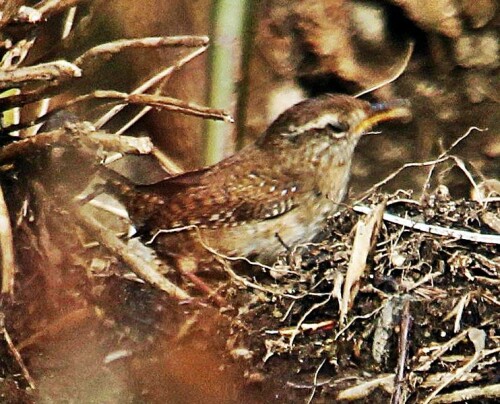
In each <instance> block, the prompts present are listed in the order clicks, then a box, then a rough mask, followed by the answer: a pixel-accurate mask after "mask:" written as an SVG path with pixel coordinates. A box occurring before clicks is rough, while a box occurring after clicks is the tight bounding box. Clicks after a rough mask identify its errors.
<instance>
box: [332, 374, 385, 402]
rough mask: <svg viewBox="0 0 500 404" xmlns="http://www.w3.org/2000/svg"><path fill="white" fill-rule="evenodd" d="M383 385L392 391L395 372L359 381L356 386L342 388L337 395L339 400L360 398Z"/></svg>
mask: <svg viewBox="0 0 500 404" xmlns="http://www.w3.org/2000/svg"><path fill="white" fill-rule="evenodd" d="M379 387H382V388H384V390H385V391H389V392H391V391H392V389H393V388H394V374H382V375H380V376H379V377H377V378H375V379H371V380H368V381H365V382H363V383H359V384H357V385H356V386H352V387H349V388H347V389H345V390H342V391H341V392H339V394H338V395H337V400H339V401H340V400H349V401H353V400H359V399H362V398H364V397H367V396H368V395H370V394H371V393H372V392H373V390H375V389H377V388H379Z"/></svg>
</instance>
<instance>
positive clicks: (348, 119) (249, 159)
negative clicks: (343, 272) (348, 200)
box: [109, 94, 411, 270]
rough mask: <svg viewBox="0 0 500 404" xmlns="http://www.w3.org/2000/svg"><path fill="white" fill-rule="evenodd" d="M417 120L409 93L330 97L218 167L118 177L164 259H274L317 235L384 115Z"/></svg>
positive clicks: (279, 122)
mask: <svg viewBox="0 0 500 404" xmlns="http://www.w3.org/2000/svg"><path fill="white" fill-rule="evenodd" d="M410 117H411V109H410V103H409V101H408V100H406V99H395V100H391V101H386V102H383V101H382V102H372V103H370V102H368V101H366V100H362V99H359V98H355V97H352V96H348V95H344V94H323V95H320V96H316V97H312V98H308V99H305V100H304V101H301V102H299V103H297V104H296V105H294V106H292V107H290V108H289V109H287V110H286V111H285V112H283V113H282V114H281V115H280V116H278V118H276V120H274V122H272V123H271V125H270V126H269V127H268V128H267V129H266V130H265V131H264V133H263V134H262V135H261V136H260V137H259V138H258V139H257V140H256V141H255V143H253V144H250V145H248V146H246V147H244V148H242V149H241V150H240V151H238V152H236V153H235V154H233V155H232V156H229V157H228V158H226V159H224V160H222V161H220V162H219V163H216V164H214V165H212V166H208V167H204V168H201V169H198V170H195V171H189V172H186V173H182V174H179V175H175V176H171V177H168V178H166V179H164V180H161V181H158V182H156V183H153V184H148V185H136V184H132V183H130V182H127V181H124V180H121V179H118V180H117V179H116V177H115V178H114V179H111V180H110V181H109V182H110V183H111V188H112V189H113V190H114V194H115V195H116V196H117V197H118V199H119V200H120V201H121V202H122V203H123V204H124V205H125V207H126V209H127V211H128V214H129V217H130V219H131V221H132V223H133V225H134V227H135V228H136V229H137V230H138V234H140V235H141V237H143V239H144V240H147V242H148V243H149V244H151V246H152V247H153V248H154V249H155V250H156V251H157V253H158V254H159V256H160V257H163V258H169V259H185V258H186V257H192V258H193V260H191V261H190V262H194V267H195V268H194V269H193V270H196V267H197V266H199V265H200V264H199V263H200V262H206V261H207V260H206V258H207V253H208V255H210V254H213V253H219V254H223V255H224V256H231V257H246V258H252V259H253V260H255V261H257V262H260V263H263V264H270V263H272V262H273V261H274V260H275V259H276V257H277V256H278V255H279V254H281V253H283V252H285V251H286V247H287V246H288V247H293V246H295V245H298V244H301V243H306V242H309V241H311V240H312V239H313V238H314V237H315V236H316V235H317V234H318V233H319V232H320V231H321V230H322V229H323V227H324V225H325V220H326V219H327V217H328V216H330V215H332V214H334V213H335V212H336V211H337V210H338V209H339V204H340V203H341V202H342V200H343V198H344V196H345V194H346V191H347V189H348V182H349V177H350V171H351V164H352V160H353V154H354V150H355V147H356V145H357V143H358V141H359V139H360V138H361V137H362V136H363V135H365V134H367V133H369V132H370V131H371V129H372V128H373V127H374V126H375V125H376V124H378V123H380V122H382V121H388V120H395V119H404V120H408V119H409V118H410Z"/></svg>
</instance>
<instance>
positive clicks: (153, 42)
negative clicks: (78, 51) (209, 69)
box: [73, 35, 209, 66]
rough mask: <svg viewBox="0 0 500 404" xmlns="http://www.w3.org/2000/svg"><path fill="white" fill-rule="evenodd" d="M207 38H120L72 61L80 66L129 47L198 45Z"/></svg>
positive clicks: (205, 43) (190, 46)
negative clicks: (90, 60) (100, 56)
mask: <svg viewBox="0 0 500 404" xmlns="http://www.w3.org/2000/svg"><path fill="white" fill-rule="evenodd" d="M208 42H209V39H208V37H207V36H187V35H186V36H159V37H146V38H134V39H120V40H117V41H114V42H109V43H105V44H102V45H98V46H96V47H94V48H91V49H89V50H88V51H86V52H85V53H83V54H82V55H80V56H79V57H78V58H76V59H75V61H74V62H73V63H74V64H75V65H77V66H82V65H83V64H84V63H86V62H87V61H88V59H91V58H95V57H97V56H99V55H103V54H108V55H110V54H115V53H119V52H122V51H123V50H124V49H130V48H160V47H163V46H167V47H178V46H183V47H188V48H193V47H196V48H197V47H200V46H207V45H208Z"/></svg>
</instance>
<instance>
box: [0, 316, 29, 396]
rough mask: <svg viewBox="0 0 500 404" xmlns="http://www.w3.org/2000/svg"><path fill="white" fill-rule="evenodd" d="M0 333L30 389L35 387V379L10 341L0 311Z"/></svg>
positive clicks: (3, 317)
mask: <svg viewBox="0 0 500 404" xmlns="http://www.w3.org/2000/svg"><path fill="white" fill-rule="evenodd" d="M0 335H3V337H4V339H5V342H7V346H8V348H9V351H10V353H11V355H12V356H13V357H14V359H15V360H16V363H17V365H18V366H19V368H20V369H21V373H22V374H23V377H24V379H25V380H26V381H27V382H28V384H29V385H30V387H31V388H32V389H34V388H35V381H34V380H33V378H32V377H31V375H30V372H29V371H28V368H27V367H26V365H25V364H24V361H23V358H22V356H21V354H20V353H19V351H18V349H17V348H16V346H15V345H14V342H12V338H10V335H9V333H8V331H7V329H6V328H5V316H4V314H3V313H1V312H0Z"/></svg>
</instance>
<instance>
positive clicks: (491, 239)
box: [353, 205, 500, 244]
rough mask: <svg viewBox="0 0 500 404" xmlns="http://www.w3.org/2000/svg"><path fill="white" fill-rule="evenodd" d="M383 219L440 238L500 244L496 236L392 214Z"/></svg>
mask: <svg viewBox="0 0 500 404" xmlns="http://www.w3.org/2000/svg"><path fill="white" fill-rule="evenodd" d="M353 210H354V211H355V212H358V213H365V214H369V213H370V212H371V211H372V209H371V208H369V207H367V206H362V205H356V206H354V207H353ZM383 219H384V220H385V221H387V222H391V223H395V224H398V225H400V226H404V227H408V228H409V229H415V230H420V231H423V232H426V233H431V234H436V235H438V236H446V237H453V238H457V239H461V240H468V241H473V242H475V243H485V244H500V236H499V235H495V234H483V233H472V232H469V231H464V230H456V229H450V228H448V227H441V226H436V225H432V224H426V223H421V222H415V221H414V220H411V219H406V218H402V217H400V216H397V215H393V214H391V213H384V215H383Z"/></svg>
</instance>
